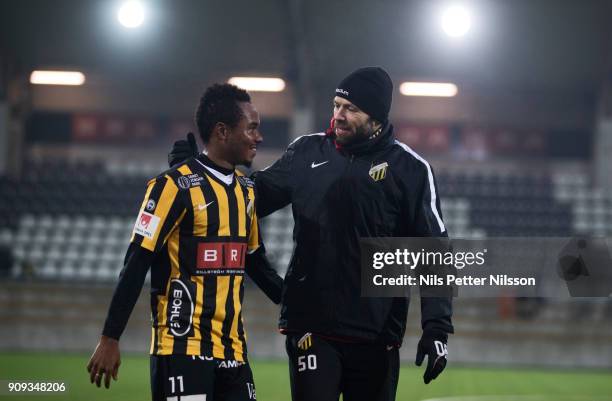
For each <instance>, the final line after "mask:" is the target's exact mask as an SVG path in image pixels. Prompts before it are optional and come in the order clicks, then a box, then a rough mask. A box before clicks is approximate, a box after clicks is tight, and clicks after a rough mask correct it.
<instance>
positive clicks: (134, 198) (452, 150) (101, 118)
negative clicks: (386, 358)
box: [0, 0, 612, 368]
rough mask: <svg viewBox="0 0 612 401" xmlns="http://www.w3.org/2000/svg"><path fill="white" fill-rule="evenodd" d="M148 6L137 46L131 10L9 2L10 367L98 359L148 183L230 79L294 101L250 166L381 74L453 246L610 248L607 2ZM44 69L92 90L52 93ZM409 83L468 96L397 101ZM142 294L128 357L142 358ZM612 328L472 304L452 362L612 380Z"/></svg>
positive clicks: (274, 219)
mask: <svg viewBox="0 0 612 401" xmlns="http://www.w3.org/2000/svg"><path fill="white" fill-rule="evenodd" d="M141 4H142V5H143V7H144V20H143V21H142V25H140V26H138V27H135V28H127V27H125V26H123V25H122V24H121V23H120V22H119V21H118V20H117V13H118V10H119V9H120V7H121V5H122V2H120V1H94V0H90V1H77V0H56V1H53V2H46V1H35V0H23V1H19V2H15V1H11V2H9V1H4V2H1V3H0V248H1V251H0V275H1V276H2V278H1V280H2V281H1V282H0V305H1V306H0V315H1V316H2V320H3V321H4V322H7V323H6V324H4V325H2V326H0V349H7V350H15V349H22V350H30V349H37V350H78V351H84V350H87V351H89V350H91V349H92V348H93V346H94V345H95V343H96V341H97V338H98V336H99V332H100V329H101V326H102V323H103V319H104V316H105V313H106V308H107V306H108V302H109V300H110V296H111V294H112V288H113V286H114V283H115V282H116V280H117V276H118V274H119V271H120V269H121V267H122V259H123V255H124V252H125V250H126V248H127V244H128V239H129V235H130V231H131V227H132V226H133V222H134V218H135V216H136V213H137V210H138V207H139V205H140V201H141V199H142V196H143V193H144V189H145V184H146V182H147V180H148V179H149V178H150V177H152V176H155V175H157V174H158V173H159V172H160V171H162V170H164V169H165V168H166V167H165V165H166V154H167V152H168V150H169V149H170V147H171V145H172V143H173V141H175V140H176V139H179V138H182V137H184V136H185V134H186V133H187V132H188V131H190V130H192V131H193V130H195V128H194V126H193V122H192V119H193V111H194V110H195V107H196V104H197V102H198V99H199V97H200V96H201V94H202V92H203V90H204V88H206V87H207V86H208V85H210V84H212V83H214V82H220V81H227V80H228V79H229V78H230V77H234V76H250V77H252V76H261V77H277V78H281V79H283V80H284V83H285V88H284V89H283V90H282V91H280V92H258V91H252V92H251V93H252V97H253V102H254V104H255V105H256V107H257V108H258V110H259V112H260V113H261V117H262V131H263V134H264V143H263V145H262V147H261V148H260V151H259V152H258V156H257V159H256V162H255V165H254V169H259V168H263V167H265V166H267V165H268V164H270V163H271V162H273V161H274V160H276V158H278V157H279V156H280V155H281V154H282V152H283V150H284V148H285V147H286V145H287V144H288V143H289V142H290V141H291V140H292V139H293V138H295V137H297V136H299V135H301V134H305V133H309V132H318V131H322V130H324V129H325V128H326V127H327V125H328V124H329V119H330V117H331V110H332V106H331V100H332V97H333V93H334V89H335V87H336V84H337V83H338V82H339V81H340V79H342V78H343V77H344V76H345V75H347V74H348V73H349V72H351V71H352V70H354V69H356V68H358V67H360V66H364V65H380V66H383V67H384V68H385V69H387V71H388V72H389V73H390V75H391V77H392V79H393V80H394V83H395V92H394V103H393V107H392V112H391V119H392V122H393V123H394V125H395V128H396V135H397V137H398V139H399V140H401V141H402V142H404V143H406V144H408V145H409V146H411V147H412V148H414V149H415V150H416V151H417V152H419V153H421V154H422V155H423V156H425V157H426V158H427V160H428V161H430V163H431V164H432V166H433V168H434V170H435V171H436V175H437V178H438V184H439V187H440V196H441V199H442V209H443V214H444V217H445V222H446V224H447V226H448V229H449V234H450V236H451V237H455V238H487V237H501V236H528V237H529V236H534V237H535V236H540V237H541V236H556V237H566V236H572V235H593V236H608V235H610V233H611V232H612V174H611V168H612V163H610V161H609V160H610V155H611V154H612V122H611V118H612V117H611V112H612V108H611V101H610V89H611V78H612V75H611V74H612V68H611V67H612V65H611V58H610V56H611V54H612V47H611V42H610V39H611V28H610V27H611V25H610V24H609V21H610V20H611V19H610V18H611V17H612V6H611V4H610V2H609V1H603V0H590V1H572V0H538V1H523V0H518V1H502V0H487V1H485V0H474V1H465V2H463V3H462V4H463V6H464V7H465V8H464V14H462V13H461V12H459V13H458V14H457V13H456V14H455V17H454V18H451V19H450V22H451V23H450V25H446V26H443V25H442V23H441V21H442V19H443V17H444V15H445V14H444V13H445V12H447V10H448V7H449V5H450V3H448V2H443V1H400V0H380V1H376V2H367V1H345V0H339V1H331V2H330V1H321V0H313V1H305V0H290V1H281V0H267V1H258V2H248V1H242V0H239V1H234V2H231V3H228V2H223V1H216V0H214V1H213V0H210V1H195V0H193V1H192V0H183V1H180V2H169V1H161V0H158V1H153V0H150V1H142V3H141ZM457 15H458V16H457ZM461 15H467V16H468V17H469V18H468V20H467V22H466V20H465V19H461V18H460V17H461ZM447 20H448V19H447ZM466 26H467V27H468V29H467V30H465V32H464V35H462V36H461V35H457V34H458V33H461V31H462V29H463V28H465V27H466ZM449 33H450V35H449ZM453 35H455V36H453ZM34 70H69V71H79V72H81V73H82V74H83V75H84V77H85V81H84V83H83V84H82V85H79V86H66V85H37V84H33V83H32V82H31V80H30V79H31V73H32V72H33V71H34ZM406 81H425V82H445V83H452V84H454V85H455V86H456V89H457V93H456V95H454V96H452V97H432V96H420V97H413V96H404V95H402V94H401V93H400V91H399V87H400V84H401V83H403V82H406ZM292 224H293V222H292V217H291V214H290V211H289V210H283V211H280V212H278V213H276V214H274V215H272V216H270V217H268V218H267V219H264V220H263V225H264V240H265V242H266V248H267V249H268V251H269V254H270V256H271V259H272V260H273V262H274V264H275V266H276V268H277V269H278V271H279V272H280V273H281V274H284V271H285V270H286V267H287V264H288V261H289V258H290V256H291V252H292V248H293V240H292ZM247 284H248V285H249V288H248V289H247V296H246V306H245V308H246V312H245V319H246V327H247V329H248V330H250V337H249V339H250V350H251V353H252V354H254V355H256V356H261V357H274V358H283V357H284V351H283V337H282V336H281V335H280V334H277V333H276V316H277V314H278V310H277V308H276V307H275V306H274V305H271V304H269V303H268V302H267V301H266V300H265V299H264V298H263V297H262V296H261V294H260V293H259V292H258V290H257V289H256V288H255V287H254V286H252V285H250V284H251V283H247ZM147 297H148V294H147V289H145V290H143V294H142V296H141V302H140V303H139V305H138V306H137V309H136V310H135V312H134V313H133V315H132V319H131V322H130V325H129V328H128V331H127V332H126V334H125V336H124V338H123V339H122V344H123V347H124V349H127V350H134V351H143V352H144V351H145V350H146V349H148V341H149V335H150V334H149V333H150V330H149V328H148V326H149V318H148V316H149V312H148V301H147ZM418 310H419V308H418V304H416V303H415V304H414V305H413V306H412V313H411V315H410V326H409V330H408V333H407V337H406V344H407V346H405V347H404V348H403V353H402V357H403V358H404V360H406V361H408V360H412V358H413V352H414V346H415V344H416V341H417V339H418V336H419V335H420V333H419V325H418V319H419V313H418ZM611 321H612V304H611V302H610V300H609V298H608V299H605V298H603V299H580V300H578V299H574V300H571V299H514V298H511V297H508V298H501V299H481V300H462V299H459V300H458V301H457V303H456V317H455V323H456V331H457V334H456V335H455V336H454V337H453V339H452V344H453V345H452V349H453V351H452V354H451V358H452V360H454V361H460V362H466V363H470V362H487V363H491V364H517V365H524V364H530V365H546V366H562V367H572V366H573V367H576V366H580V367H608V368H610V367H612V323H611Z"/></svg>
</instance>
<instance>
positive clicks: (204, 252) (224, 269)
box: [196, 242, 247, 274]
mask: <svg viewBox="0 0 612 401" xmlns="http://www.w3.org/2000/svg"><path fill="white" fill-rule="evenodd" d="M246 250H247V244H245V243H240V242H204V243H200V244H198V252H197V255H198V256H197V258H198V259H197V261H196V268H197V271H196V273H198V274H211V273H213V274H214V273H217V274H227V273H230V274H231V273H232V272H231V271H230V272H228V270H242V269H244V261H245V256H246Z"/></svg>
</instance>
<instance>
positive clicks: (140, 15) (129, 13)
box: [117, 1, 145, 28]
mask: <svg viewBox="0 0 612 401" xmlns="http://www.w3.org/2000/svg"><path fill="white" fill-rule="evenodd" d="M144 14H145V13H144V7H143V6H142V4H141V3H140V2H139V1H128V2H125V3H123V5H121V8H119V13H118V14H117V19H118V20H119V22H120V23H121V25H123V26H124V27H126V28H138V27H139V26H140V25H142V23H143V21H144Z"/></svg>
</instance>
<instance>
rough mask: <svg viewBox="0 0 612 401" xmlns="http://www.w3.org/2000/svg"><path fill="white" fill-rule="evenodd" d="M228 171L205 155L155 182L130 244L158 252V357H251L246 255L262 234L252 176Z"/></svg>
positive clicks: (154, 305) (154, 281) (154, 284)
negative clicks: (244, 316) (245, 306)
mask: <svg viewBox="0 0 612 401" xmlns="http://www.w3.org/2000/svg"><path fill="white" fill-rule="evenodd" d="M226 173H227V172H226ZM229 173H230V174H229V175H226V176H224V175H223V173H222V172H219V170H218V169H213V168H212V167H211V165H210V161H209V160H208V159H207V158H206V157H205V156H200V157H198V158H195V159H190V160H187V161H186V162H184V163H181V164H179V165H177V166H175V167H174V168H172V169H171V170H168V171H167V172H165V173H163V174H161V175H160V176H158V177H157V178H155V179H153V180H151V181H150V182H149V184H148V187H147V191H146V194H145V197H144V200H143V202H142V205H141V208H140V212H139V215H138V219H137V221H136V224H135V225H134V230H133V233H132V238H131V243H132V244H133V245H139V246H140V247H142V248H144V249H146V250H149V251H151V252H153V253H154V259H153V262H152V264H151V312H152V326H153V327H152V340H151V350H150V352H151V354H153V355H176V354H186V355H202V356H212V357H214V358H219V359H232V360H238V361H245V360H246V334H245V330H244V326H243V321H242V300H243V294H244V286H243V278H244V271H245V258H246V255H247V253H250V252H254V251H255V250H256V249H257V248H258V247H260V245H261V244H260V242H261V240H260V235H259V231H258V230H259V229H258V222H257V215H256V213H255V191H254V188H253V184H252V181H251V180H250V179H249V178H247V177H245V176H244V175H243V174H242V173H240V172H239V171H238V170H235V171H234V172H231V171H230V172H229Z"/></svg>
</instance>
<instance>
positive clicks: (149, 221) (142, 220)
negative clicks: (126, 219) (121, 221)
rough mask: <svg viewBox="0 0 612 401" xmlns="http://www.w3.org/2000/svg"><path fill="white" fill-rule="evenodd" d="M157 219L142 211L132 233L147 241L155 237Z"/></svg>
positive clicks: (157, 224)
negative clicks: (145, 238)
mask: <svg viewBox="0 0 612 401" xmlns="http://www.w3.org/2000/svg"><path fill="white" fill-rule="evenodd" d="M159 220H160V219H159V217H157V216H155V215H154V214H151V213H147V212H145V211H144V210H143V211H142V212H140V214H139V215H138V218H137V219H136V224H135V225H134V232H135V233H136V234H139V235H142V236H143V237H147V238H149V239H153V237H155V233H157V226H159Z"/></svg>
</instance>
